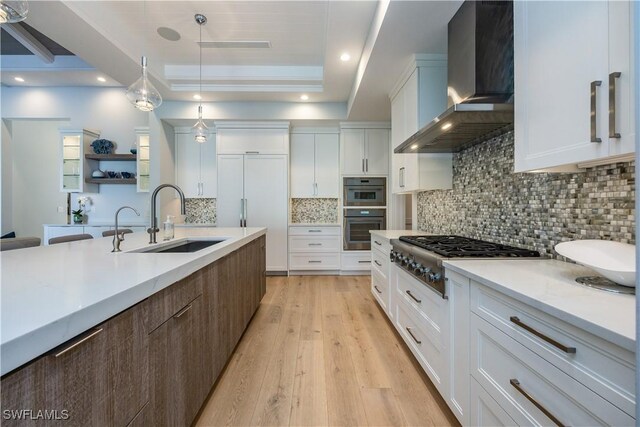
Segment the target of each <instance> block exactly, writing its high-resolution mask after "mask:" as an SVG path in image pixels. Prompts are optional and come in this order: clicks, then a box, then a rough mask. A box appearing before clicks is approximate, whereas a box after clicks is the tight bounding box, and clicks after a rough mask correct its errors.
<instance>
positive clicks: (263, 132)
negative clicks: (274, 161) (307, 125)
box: [216, 122, 289, 154]
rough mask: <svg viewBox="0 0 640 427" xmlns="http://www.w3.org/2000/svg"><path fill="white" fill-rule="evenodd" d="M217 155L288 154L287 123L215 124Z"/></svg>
mask: <svg viewBox="0 0 640 427" xmlns="http://www.w3.org/2000/svg"><path fill="white" fill-rule="evenodd" d="M216 133H217V138H216V139H217V153H218V154H289V122H239V123H236V122H216Z"/></svg>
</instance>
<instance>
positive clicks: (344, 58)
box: [340, 52, 351, 61]
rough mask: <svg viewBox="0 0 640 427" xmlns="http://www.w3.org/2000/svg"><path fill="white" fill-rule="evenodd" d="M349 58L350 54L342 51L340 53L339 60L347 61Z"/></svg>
mask: <svg viewBox="0 0 640 427" xmlns="http://www.w3.org/2000/svg"><path fill="white" fill-rule="evenodd" d="M350 59H351V55H349V54H348V53H346V52H345V53H343V54H342V55H340V60H341V61H348V60H350Z"/></svg>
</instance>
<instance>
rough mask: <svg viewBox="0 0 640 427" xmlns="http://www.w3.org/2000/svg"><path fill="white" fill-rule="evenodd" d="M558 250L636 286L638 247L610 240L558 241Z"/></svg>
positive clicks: (626, 283)
mask: <svg viewBox="0 0 640 427" xmlns="http://www.w3.org/2000/svg"><path fill="white" fill-rule="evenodd" d="M555 250H556V252H558V253H559V254H560V255H562V256H565V257H567V258H569V259H572V260H573V261H575V262H577V263H578V264H582V265H584V266H585V267H589V268H592V269H594V270H595V271H597V272H598V273H600V274H602V275H603V276H604V277H606V278H607V279H609V280H612V281H614V282H616V283H617V284H619V285H623V286H630V287H635V286H636V247H635V245H629V244H627V243H620V242H611V241H608V240H574V241H572V242H563V243H558V244H557V245H556V247H555Z"/></svg>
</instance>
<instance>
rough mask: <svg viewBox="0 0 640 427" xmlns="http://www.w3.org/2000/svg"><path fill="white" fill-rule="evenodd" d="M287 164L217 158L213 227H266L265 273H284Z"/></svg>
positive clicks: (279, 159)
mask: <svg viewBox="0 0 640 427" xmlns="http://www.w3.org/2000/svg"><path fill="white" fill-rule="evenodd" d="M288 163H289V161H288V156H285V155H249V154H240V155H219V156H218V168H217V172H218V182H221V183H224V185H221V186H220V188H219V189H218V197H217V203H216V207H217V219H218V222H217V225H218V226H219V227H238V226H246V227H267V270H268V271H287V217H288V215H287V212H288V182H289V168H288ZM267 207H268V209H267Z"/></svg>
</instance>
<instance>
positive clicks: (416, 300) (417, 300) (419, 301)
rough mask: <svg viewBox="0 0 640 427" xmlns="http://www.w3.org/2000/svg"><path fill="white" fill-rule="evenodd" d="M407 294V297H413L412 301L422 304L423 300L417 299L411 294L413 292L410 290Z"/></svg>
mask: <svg viewBox="0 0 640 427" xmlns="http://www.w3.org/2000/svg"><path fill="white" fill-rule="evenodd" d="M406 292H407V295H409V296H410V297H411V299H413V300H414V301H415V302H417V303H418V304H422V300H421V299H418V298H416V296H415V295H413V294H412V293H411V291H410V290H408V289H407V291H406Z"/></svg>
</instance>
